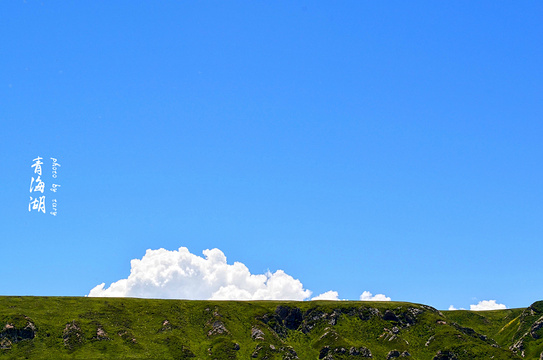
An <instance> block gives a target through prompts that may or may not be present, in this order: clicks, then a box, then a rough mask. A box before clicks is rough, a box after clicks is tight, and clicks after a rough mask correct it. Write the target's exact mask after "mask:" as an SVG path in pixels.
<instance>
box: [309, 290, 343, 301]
mask: <svg viewBox="0 0 543 360" xmlns="http://www.w3.org/2000/svg"><path fill="white" fill-rule="evenodd" d="M338 296H339V294H338V292H337V291H332V290H330V291H327V292H325V293H322V294H320V295H318V296H315V297H314V298H312V299H311V300H336V301H339V297H338Z"/></svg>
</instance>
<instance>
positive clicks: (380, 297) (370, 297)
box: [360, 291, 390, 301]
mask: <svg viewBox="0 0 543 360" xmlns="http://www.w3.org/2000/svg"><path fill="white" fill-rule="evenodd" d="M360 300H362V301H390V298H389V297H387V296H385V295H383V294H377V295H375V296H373V295H372V294H371V293H370V292H369V291H364V292H363V293H362V295H360Z"/></svg>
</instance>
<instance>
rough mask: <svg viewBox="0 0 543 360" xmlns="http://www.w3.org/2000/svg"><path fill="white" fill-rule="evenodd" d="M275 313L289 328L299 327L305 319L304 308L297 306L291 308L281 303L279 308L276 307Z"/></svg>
mask: <svg viewBox="0 0 543 360" xmlns="http://www.w3.org/2000/svg"><path fill="white" fill-rule="evenodd" d="M275 313H276V314H277V315H278V316H279V318H280V319H281V321H282V322H283V325H284V326H285V327H286V328H287V329H289V330H296V329H298V327H300V324H301V323H302V320H303V316H302V310H300V309H299V308H297V307H295V308H291V307H287V306H281V305H279V306H278V307H277V309H275Z"/></svg>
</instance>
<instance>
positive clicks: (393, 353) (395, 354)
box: [387, 350, 401, 360]
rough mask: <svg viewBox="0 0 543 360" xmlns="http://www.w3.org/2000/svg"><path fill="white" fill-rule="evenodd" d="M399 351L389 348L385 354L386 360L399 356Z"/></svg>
mask: <svg viewBox="0 0 543 360" xmlns="http://www.w3.org/2000/svg"><path fill="white" fill-rule="evenodd" d="M400 355H401V353H400V352H399V351H398V350H391V351H389V352H388V354H387V360H390V359H395V358H399V357H400Z"/></svg>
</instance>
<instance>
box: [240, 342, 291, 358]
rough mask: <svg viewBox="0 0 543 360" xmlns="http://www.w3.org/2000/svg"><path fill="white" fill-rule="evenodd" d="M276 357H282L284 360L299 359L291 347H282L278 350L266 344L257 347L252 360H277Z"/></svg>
mask: <svg viewBox="0 0 543 360" xmlns="http://www.w3.org/2000/svg"><path fill="white" fill-rule="evenodd" d="M276 355H279V356H281V359H282V360H296V359H298V354H297V353H296V351H294V349H293V348H292V347H290V346H282V347H280V348H277V347H276V346H275V345H273V344H270V345H268V346H266V345H264V344H259V345H257V346H256V347H255V350H254V351H253V353H252V354H251V357H252V358H255V359H256V358H260V359H272V358H273V359H275V358H276Z"/></svg>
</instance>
